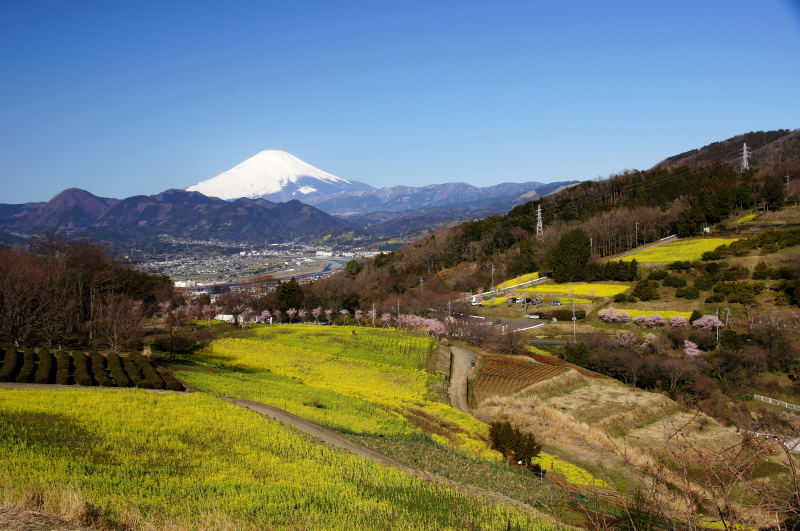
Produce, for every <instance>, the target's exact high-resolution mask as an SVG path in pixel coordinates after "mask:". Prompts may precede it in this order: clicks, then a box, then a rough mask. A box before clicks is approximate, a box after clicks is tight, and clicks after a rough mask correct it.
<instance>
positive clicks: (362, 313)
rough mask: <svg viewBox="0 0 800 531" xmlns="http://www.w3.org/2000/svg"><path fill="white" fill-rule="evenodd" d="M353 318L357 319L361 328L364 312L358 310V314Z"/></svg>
mask: <svg viewBox="0 0 800 531" xmlns="http://www.w3.org/2000/svg"><path fill="white" fill-rule="evenodd" d="M353 317H355V320H356V323H358V326H361V319H363V318H364V312H362V311H361V310H356V313H355V314H354V315H353Z"/></svg>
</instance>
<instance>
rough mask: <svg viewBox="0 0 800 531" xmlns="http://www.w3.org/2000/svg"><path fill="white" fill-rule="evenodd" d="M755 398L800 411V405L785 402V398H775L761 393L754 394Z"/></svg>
mask: <svg viewBox="0 0 800 531" xmlns="http://www.w3.org/2000/svg"><path fill="white" fill-rule="evenodd" d="M753 398H755V399H756V400H761V401H762V402H767V403H768V404H774V405H776V406H780V407H785V408H786V409H793V410H795V411H800V406H796V405H794V404H790V403H789V402H784V401H783V400H775V399H774V398H770V397H768V396H761V395H753Z"/></svg>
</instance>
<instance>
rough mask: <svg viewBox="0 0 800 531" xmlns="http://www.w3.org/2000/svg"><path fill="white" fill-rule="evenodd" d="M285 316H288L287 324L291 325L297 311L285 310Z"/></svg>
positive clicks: (292, 309)
mask: <svg viewBox="0 0 800 531" xmlns="http://www.w3.org/2000/svg"><path fill="white" fill-rule="evenodd" d="M286 315H288V316H289V324H292V320H293V319H294V316H295V315H297V310H295V309H294V308H289V309H288V310H286Z"/></svg>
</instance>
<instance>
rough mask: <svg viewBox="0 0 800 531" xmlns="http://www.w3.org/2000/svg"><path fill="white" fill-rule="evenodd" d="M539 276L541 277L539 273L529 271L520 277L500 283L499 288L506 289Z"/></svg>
mask: <svg viewBox="0 0 800 531" xmlns="http://www.w3.org/2000/svg"><path fill="white" fill-rule="evenodd" d="M537 278H539V273H528V274H527V275H520V276H519V277H514V278H509V279H508V280H506V281H505V282H503V283H502V284H498V285H497V289H506V288H508V287H511V286H517V285H519V284H523V283H525V282H530V281H531V280H536V279H537Z"/></svg>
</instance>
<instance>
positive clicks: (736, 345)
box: [719, 330, 747, 350]
mask: <svg viewBox="0 0 800 531" xmlns="http://www.w3.org/2000/svg"><path fill="white" fill-rule="evenodd" d="M746 343H747V335H746V334H737V333H736V332H734V331H733V330H723V331H722V332H721V333H720V335H719V344H720V345H722V346H723V347H725V348H728V349H731V350H741V349H743V348H744V347H745V344H746Z"/></svg>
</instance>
